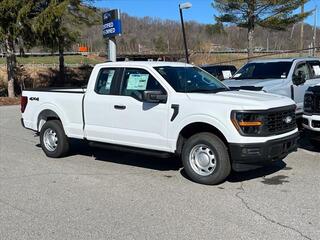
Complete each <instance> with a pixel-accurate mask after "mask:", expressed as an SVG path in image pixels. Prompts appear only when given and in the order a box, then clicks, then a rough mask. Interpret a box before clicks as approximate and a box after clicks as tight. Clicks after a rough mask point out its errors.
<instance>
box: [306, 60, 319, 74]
mask: <svg viewBox="0 0 320 240" xmlns="http://www.w3.org/2000/svg"><path fill="white" fill-rule="evenodd" d="M308 64H309V66H310V70H311V78H320V61H308Z"/></svg>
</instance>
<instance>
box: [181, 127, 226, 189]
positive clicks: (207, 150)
mask: <svg viewBox="0 0 320 240" xmlns="http://www.w3.org/2000/svg"><path fill="white" fill-rule="evenodd" d="M182 162H183V166H184V169H185V171H186V173H187V175H188V176H189V177H190V178H191V179H192V180H193V181H195V182H197V183H202V184H207V185H214V184H218V183H221V182H222V181H224V180H225V179H226V178H227V176H228V175H229V174H230V171H231V164H230V158H229V154H228V150H227V147H226V145H225V144H224V142H223V141H222V140H221V139H220V138H218V137H217V136H216V135H214V134H212V133H199V134H195V135H193V136H192V137H190V138H189V139H188V140H187V141H186V143H185V144H184V146H183V149H182Z"/></svg>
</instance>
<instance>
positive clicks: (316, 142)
mask: <svg viewBox="0 0 320 240" xmlns="http://www.w3.org/2000/svg"><path fill="white" fill-rule="evenodd" d="M309 142H310V143H311V145H312V146H314V147H317V148H318V147H320V141H318V140H316V139H309Z"/></svg>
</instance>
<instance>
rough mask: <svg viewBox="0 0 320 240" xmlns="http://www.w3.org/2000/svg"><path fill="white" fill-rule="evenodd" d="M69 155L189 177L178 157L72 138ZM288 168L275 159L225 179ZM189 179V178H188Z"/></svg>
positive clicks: (242, 179) (249, 178)
mask: <svg viewBox="0 0 320 240" xmlns="http://www.w3.org/2000/svg"><path fill="white" fill-rule="evenodd" d="M71 146H72V147H71V152H70V155H85V156H90V157H94V158H95V160H97V161H105V162H112V163H115V164H122V165H128V166H133V167H140V168H146V169H152V170H158V171H172V170H173V171H178V170H180V171H179V172H180V174H181V175H182V176H183V177H185V178H186V179H188V180H190V178H189V177H188V176H187V174H186V173H185V171H184V169H183V166H182V163H181V160H180V159H179V158H178V157H175V156H172V157H168V158H163V157H154V156H148V155H142V154H133V153H126V152H122V151H116V150H105V149H99V148H92V147H90V146H88V144H86V143H84V142H83V141H79V140H73V141H72V143H71ZM282 169H284V170H290V168H287V167H286V163H285V162H283V161H276V162H274V163H273V164H272V165H270V166H267V167H262V168H258V169H255V170H251V171H245V172H231V174H230V176H229V177H228V178H227V180H226V181H228V182H242V181H248V180H251V179H255V178H261V177H265V176H268V175H270V174H273V173H276V172H278V171H280V170H282ZM190 181H191V180H190Z"/></svg>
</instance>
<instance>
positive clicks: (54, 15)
mask: <svg viewBox="0 0 320 240" xmlns="http://www.w3.org/2000/svg"><path fill="white" fill-rule="evenodd" d="M46 3H47V5H48V7H47V8H46V9H44V11H42V12H41V14H40V15H39V16H38V17H37V18H36V21H35V31H36V33H37V35H38V37H39V39H40V44H41V45H43V46H45V47H48V48H50V49H51V50H52V52H54V51H58V52H59V78H58V79H59V82H58V85H63V83H64V79H65V66H64V52H65V49H67V48H69V47H70V46H71V45H72V44H73V43H75V42H77V40H78V37H79V36H80V30H81V25H82V24H93V23H96V22H97V21H98V20H97V16H96V15H94V14H95V12H94V11H93V9H92V8H91V7H89V6H88V5H85V4H84V2H83V1H80V0H47V1H46ZM99 17H100V18H101V16H99Z"/></svg>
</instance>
